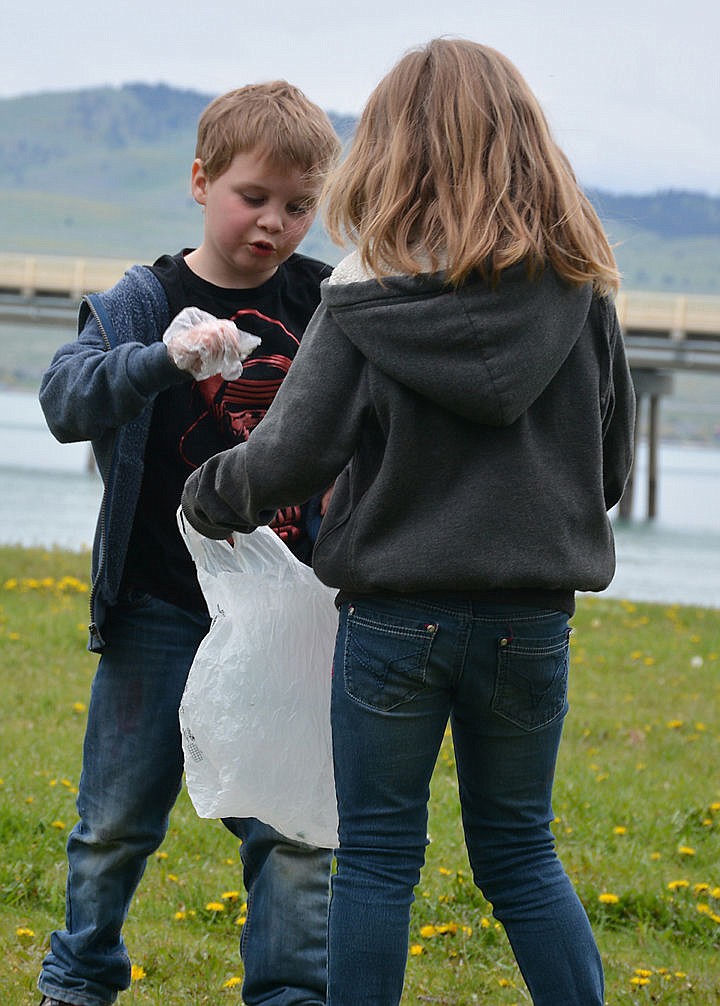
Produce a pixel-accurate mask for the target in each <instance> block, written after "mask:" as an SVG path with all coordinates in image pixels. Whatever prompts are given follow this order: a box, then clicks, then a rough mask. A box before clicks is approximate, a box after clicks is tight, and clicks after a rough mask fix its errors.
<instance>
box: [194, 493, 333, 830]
mask: <svg viewBox="0 0 720 1006" xmlns="http://www.w3.org/2000/svg"><path fill="white" fill-rule="evenodd" d="M178 523H179V525H180V532H181V534H182V536H183V537H184V539H185V543H186V545H187V547H188V549H189V551H190V554H191V556H192V558H193V560H194V562H195V565H196V567H197V574H198V579H199V581H200V586H201V588H202V591H203V594H204V595H205V599H206V601H207V604H208V609H209V611H210V614H211V616H212V625H211V627H210V631H209V633H208V635H207V636H206V637H205V639H204V640H203V641H202V643H201V644H200V647H199V649H198V651H197V654H196V656H195V660H194V661H193V664H192V667H191V668H190V674H189V677H188V681H187V685H186V687H185V693H184V695H183V699H182V703H181V706H180V728H181V730H182V739H183V751H184V754H185V778H186V783H187V787H188V792H189V794H190V799H191V800H192V803H193V806H194V807H195V810H196V811H197V813H198V815H199V816H200V817H256V818H258V819H259V820H261V821H264V822H265V823H266V824H269V825H271V826H272V827H273V828H275V829H276V830H277V831H279V832H281V834H283V835H286V836H287V837H288V838H292V839H296V840H297V841H301V842H306V843H308V844H309V845H317V846H321V847H324V848H334V847H335V846H336V845H337V805H336V801H335V783H334V775H333V765H332V743H331V735H330V685H331V672H332V659H333V649H334V644H335V634H336V631H337V611H336V609H335V605H334V593H335V592H334V591H333V590H331V589H330V588H329V587H326V586H324V584H322V583H321V582H320V581H319V580H318V579H317V577H316V576H315V574H314V573H313V571H312V569H310V567H309V566H305V565H304V564H303V563H301V562H300V561H299V560H298V559H296V558H295V556H294V555H293V554H292V553H291V552H290V550H289V549H288V548H287V547H286V546H285V545H284V544H283V543H282V542H281V541H280V539H279V538H278V537H277V535H276V534H275V533H274V532H273V531H271V530H270V529H269V528H266V527H260V528H257V530H255V531H253V532H252V534H238V533H236V534H235V535H234V537H233V540H234V542H235V545H234V547H233V546H231V545H230V544H229V542H227V541H213V540H211V539H209V538H204V537H203V536H202V535H200V534H198V532H197V531H195V530H194V529H193V528H192V527H191V526H190V525H189V524H188V522H187V521H186V520H184V518H183V517H182V514H181V512H180V511H178Z"/></svg>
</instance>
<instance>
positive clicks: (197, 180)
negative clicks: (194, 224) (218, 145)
mask: <svg viewBox="0 0 720 1006" xmlns="http://www.w3.org/2000/svg"><path fill="white" fill-rule="evenodd" d="M208 184H209V181H208V176H207V175H206V174H205V168H204V167H203V162H202V161H201V160H200V158H199V157H196V158H195V160H194V161H193V162H192V168H191V169H190V192H191V193H192V197H193V199H194V200H195V202H196V203H199V204H200V205H201V206H204V205H205V202H206V200H207V190H208Z"/></svg>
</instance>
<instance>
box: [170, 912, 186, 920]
mask: <svg viewBox="0 0 720 1006" xmlns="http://www.w3.org/2000/svg"><path fill="white" fill-rule="evenodd" d="M173 918H174V919H175V921H176V922H182V921H183V919H186V918H187V912H185V911H182V910H181V911H179V912H175V914H174V915H173Z"/></svg>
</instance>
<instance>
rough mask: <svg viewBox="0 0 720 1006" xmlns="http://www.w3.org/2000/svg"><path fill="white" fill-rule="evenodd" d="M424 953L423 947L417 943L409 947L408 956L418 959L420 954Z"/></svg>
mask: <svg viewBox="0 0 720 1006" xmlns="http://www.w3.org/2000/svg"><path fill="white" fill-rule="evenodd" d="M424 953H425V947H423V946H421V945H420V944H419V943H413V944H412V946H411V947H410V956H411V957H419V956H420V954H424Z"/></svg>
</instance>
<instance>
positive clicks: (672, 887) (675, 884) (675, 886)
mask: <svg viewBox="0 0 720 1006" xmlns="http://www.w3.org/2000/svg"><path fill="white" fill-rule="evenodd" d="M689 886H690V881H689V880H671V881H670V883H669V884H668V890H669V891H679V890H680V888H681V887H689Z"/></svg>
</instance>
